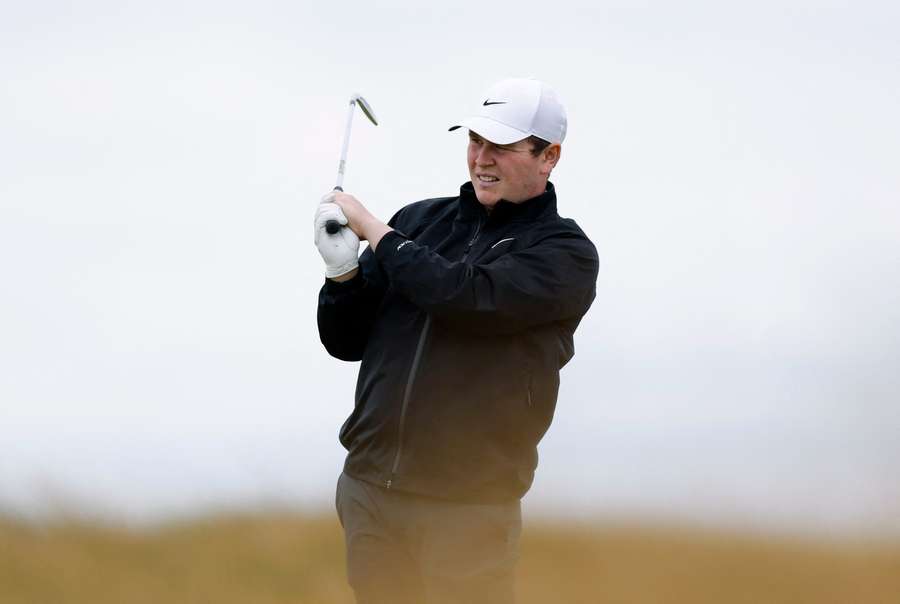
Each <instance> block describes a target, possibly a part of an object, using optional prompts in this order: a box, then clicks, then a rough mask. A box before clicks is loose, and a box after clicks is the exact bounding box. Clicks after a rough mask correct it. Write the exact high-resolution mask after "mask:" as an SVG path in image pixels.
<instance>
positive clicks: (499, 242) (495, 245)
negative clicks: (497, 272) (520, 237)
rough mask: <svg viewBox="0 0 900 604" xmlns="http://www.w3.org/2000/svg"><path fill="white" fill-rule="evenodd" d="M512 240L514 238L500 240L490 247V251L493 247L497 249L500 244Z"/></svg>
mask: <svg viewBox="0 0 900 604" xmlns="http://www.w3.org/2000/svg"><path fill="white" fill-rule="evenodd" d="M513 239H515V237H507V238H506V239H501V240H500V241H498V242H497V243H495V244H494V245H492V246H491V249H494V248H495V247H497V246H498V245H500V244H501V243H506V242H507V241H512V240H513Z"/></svg>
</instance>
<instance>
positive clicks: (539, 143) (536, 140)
mask: <svg viewBox="0 0 900 604" xmlns="http://www.w3.org/2000/svg"><path fill="white" fill-rule="evenodd" d="M525 140H527V141H528V142H529V143H531V154H532V155H534V156H535V157H537V156H538V155H540V154H541V152H542V151H543V150H544V149H546V148H547V147H549V146H550V141H545V140H544V139H542V138H540V137H539V136H534V135H533V134H532V135H531V136H529V137H528V138H526V139H525Z"/></svg>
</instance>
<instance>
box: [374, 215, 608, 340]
mask: <svg viewBox="0 0 900 604" xmlns="http://www.w3.org/2000/svg"><path fill="white" fill-rule="evenodd" d="M375 256H376V257H377V259H378V262H379V264H380V265H381V268H382V269H383V271H384V274H385V275H386V277H387V279H388V280H389V282H390V284H391V287H392V288H393V289H395V290H396V291H397V292H398V293H400V294H402V295H403V296H405V297H406V298H407V299H408V300H410V301H411V302H412V303H413V304H415V305H417V306H419V307H420V308H422V309H424V310H425V311H427V312H428V313H430V314H432V315H434V316H435V318H439V319H440V320H442V321H445V322H448V323H450V324H453V325H454V326H455V327H457V328H459V329H465V330H467V331H474V332H478V333H483V334H508V333H515V332H518V331H524V330H527V329H529V328H531V327H534V326H536V325H541V324H547V323H551V322H555V321H562V320H566V319H572V318H576V317H581V316H582V315H584V313H586V312H587V310H588V308H589V307H590V305H591V302H592V301H593V299H594V296H595V293H596V282H597V273H598V270H599V261H598V257H597V250H596V249H595V248H594V245H593V244H592V243H591V242H590V240H588V239H587V237H585V236H584V235H583V234H581V233H576V232H574V231H573V232H567V233H557V234H554V235H548V236H546V237H544V238H543V239H541V240H539V241H536V242H534V243H533V244H532V245H531V246H529V247H527V248H525V249H522V250H518V251H516V252H511V253H509V254H504V255H503V256H500V257H499V258H497V259H496V260H493V261H491V262H489V263H484V264H479V263H475V264H467V263H464V262H453V261H450V260H447V259H446V258H444V257H442V256H441V255H439V254H437V253H435V252H432V251H431V250H430V249H429V248H427V247H425V246H421V245H419V244H417V243H416V242H415V241H411V240H409V239H406V238H405V237H403V236H402V235H400V234H399V233H397V232H391V233H388V234H387V235H385V236H384V238H383V239H382V240H381V241H380V242H379V244H378V248H377V249H376V251H375Z"/></svg>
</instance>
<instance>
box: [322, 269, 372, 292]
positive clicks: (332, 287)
mask: <svg viewBox="0 0 900 604" xmlns="http://www.w3.org/2000/svg"><path fill="white" fill-rule="evenodd" d="M365 282H366V280H365V279H364V278H363V274H362V268H360V270H358V271H357V272H356V275H354V276H353V278H352V279H348V280H347V281H334V280H333V279H328V278H327V277H326V278H325V288H324V291H325V293H326V294H332V295H335V294H349V293H353V292H355V291H357V290H358V289H361V288H362V286H363V284H364V283H365Z"/></svg>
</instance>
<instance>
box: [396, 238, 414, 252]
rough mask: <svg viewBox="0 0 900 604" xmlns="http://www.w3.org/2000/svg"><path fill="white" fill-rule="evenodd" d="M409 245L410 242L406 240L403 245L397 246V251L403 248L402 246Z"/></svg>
mask: <svg viewBox="0 0 900 604" xmlns="http://www.w3.org/2000/svg"><path fill="white" fill-rule="evenodd" d="M409 243H412V241H410V240H409V239H407V240H406V241H404V242H403V243H401V244H400V245H398V246H397V251H398V252H399V251H400V248H401V247H403V246H404V245H407V244H409Z"/></svg>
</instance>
